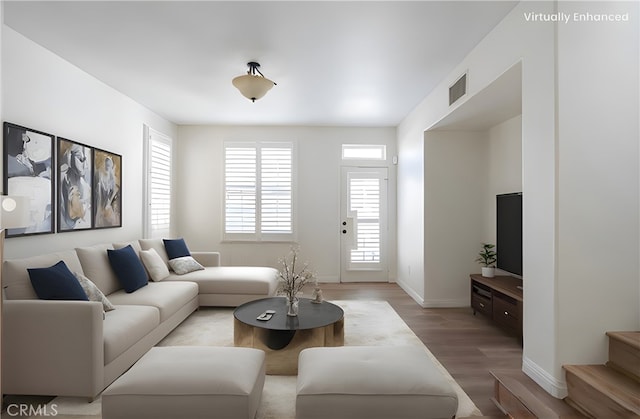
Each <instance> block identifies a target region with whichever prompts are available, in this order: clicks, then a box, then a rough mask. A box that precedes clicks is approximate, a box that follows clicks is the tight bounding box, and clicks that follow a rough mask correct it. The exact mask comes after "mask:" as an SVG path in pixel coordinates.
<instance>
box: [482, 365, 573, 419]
mask: <svg viewBox="0 0 640 419" xmlns="http://www.w3.org/2000/svg"><path fill="white" fill-rule="evenodd" d="M491 375H493V377H494V379H495V396H494V398H493V402H494V403H495V404H496V405H497V406H498V408H499V409H500V410H501V411H502V412H503V413H504V414H505V415H508V416H509V417H511V418H518V419H524V418H545V419H584V418H585V417H584V416H583V415H582V414H580V413H578V412H577V411H576V410H575V409H573V408H572V407H571V406H569V405H568V404H567V403H565V402H564V401H562V400H560V399H556V398H555V397H553V396H551V395H550V394H549V393H547V392H546V391H544V390H543V389H542V387H540V386H539V385H538V384H536V382H535V381H533V380H532V379H531V378H530V377H529V376H527V375H526V374H525V373H524V372H522V371H521V370H501V371H491Z"/></svg>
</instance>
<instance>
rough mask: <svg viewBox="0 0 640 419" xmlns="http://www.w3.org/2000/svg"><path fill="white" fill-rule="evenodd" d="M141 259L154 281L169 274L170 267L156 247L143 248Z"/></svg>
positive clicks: (160, 279)
mask: <svg viewBox="0 0 640 419" xmlns="http://www.w3.org/2000/svg"><path fill="white" fill-rule="evenodd" d="M139 256H140V259H141V260H142V264H143V265H144V267H145V269H146V270H147V272H148V273H149V276H150V277H151V280H152V281H156V282H158V281H162V280H163V279H165V278H166V277H168V276H169V268H167V264H166V263H165V261H164V260H162V258H161V257H160V255H159V254H158V252H156V250H155V249H153V248H151V249H149V250H141V251H140V253H139Z"/></svg>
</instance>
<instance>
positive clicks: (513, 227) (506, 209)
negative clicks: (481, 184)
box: [496, 192, 522, 276]
mask: <svg viewBox="0 0 640 419" xmlns="http://www.w3.org/2000/svg"><path fill="white" fill-rule="evenodd" d="M496 214H497V217H496V225H497V232H496V252H497V254H498V263H497V265H496V267H497V268H498V269H501V270H503V271H506V272H509V273H511V274H514V275H519V276H522V193H521V192H517V193H509V194H502V195H497V196H496Z"/></svg>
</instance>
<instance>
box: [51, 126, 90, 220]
mask: <svg viewBox="0 0 640 419" xmlns="http://www.w3.org/2000/svg"><path fill="white" fill-rule="evenodd" d="M57 143H58V147H57V153H56V157H57V175H58V189H57V196H58V212H57V221H58V224H57V231H58V232H59V233H63V232H68V231H78V230H90V229H91V228H93V211H92V208H91V206H92V203H93V195H92V190H93V163H92V162H93V148H92V147H90V146H88V145H86V144H82V143H79V142H77V141H73V140H69V139H66V138H62V137H58V142H57Z"/></svg>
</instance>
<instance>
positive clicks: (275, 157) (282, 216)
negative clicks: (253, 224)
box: [260, 147, 293, 234]
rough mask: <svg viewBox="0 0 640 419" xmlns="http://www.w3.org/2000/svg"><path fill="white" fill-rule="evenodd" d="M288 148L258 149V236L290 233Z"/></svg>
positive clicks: (290, 189)
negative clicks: (259, 163)
mask: <svg viewBox="0 0 640 419" xmlns="http://www.w3.org/2000/svg"><path fill="white" fill-rule="evenodd" d="M291 151H292V150H291V147H262V159H261V185H260V186H261V188H260V189H261V194H260V195H261V198H262V199H261V202H260V208H261V211H260V212H261V215H262V218H261V223H260V225H261V230H262V233H275V234H282V233H285V234H287V233H289V234H290V233H292V225H291V223H292V205H291V196H292V193H293V191H292V184H293V182H292V169H293V168H292V153H291Z"/></svg>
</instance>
